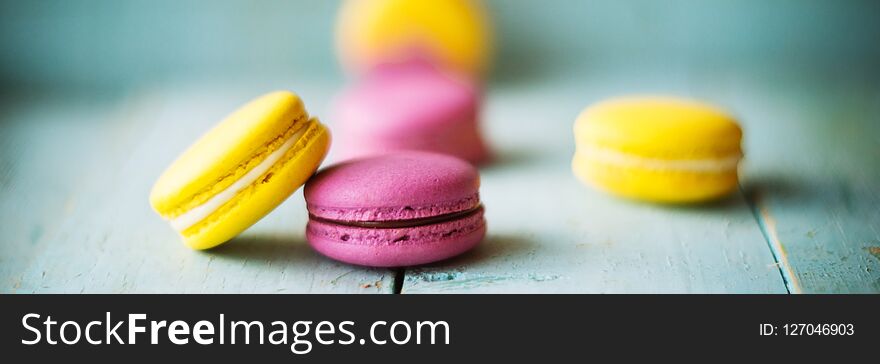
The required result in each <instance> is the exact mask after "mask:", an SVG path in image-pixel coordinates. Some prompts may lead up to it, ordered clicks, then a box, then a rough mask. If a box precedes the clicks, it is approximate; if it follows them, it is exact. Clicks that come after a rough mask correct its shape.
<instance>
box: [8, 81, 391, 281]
mask: <svg viewBox="0 0 880 364" xmlns="http://www.w3.org/2000/svg"><path fill="white" fill-rule="evenodd" d="M249 91H251V90H249V89H247V88H245V89H244V90H242V91H241V92H240V93H224V92H223V91H217V90H216V89H210V88H208V89H205V88H200V89H199V90H198V91H192V90H180V91H174V90H164V91H163V92H161V93H152V92H147V93H143V94H138V95H133V96H131V97H126V98H121V99H115V100H110V101H108V103H107V104H102V105H96V106H94V107H88V108H83V107H82V106H80V105H79V104H77V103H74V105H72V106H71V105H64V104H57V103H52V102H46V101H45V100H41V102H38V103H34V104H28V103H20V104H17V106H15V107H14V108H15V109H16V110H12V113H11V115H10V114H7V115H10V116H9V118H10V119H9V120H4V122H3V123H2V124H0V125H2V128H3V130H2V134H0V135H3V139H2V154H3V155H4V156H5V157H4V159H3V164H2V171H3V172H2V182H3V184H2V194H3V199H2V205H0V214H2V215H0V218H2V224H3V226H2V228H0V230H2V231H3V239H4V242H3V245H2V248H0V249H2V254H0V259H2V260H0V263H2V264H0V282H2V286H0V290H2V291H3V292H21V293H42V292H62V293H68V292H70V293H76V292H108V293H128V292H146V293H149V292H183V293H187V292H194V293H196V292H197V293H201V292H232V293H250V292H255V293H256V292H261V293H294V292H303V293H333V292H339V293H390V292H393V290H394V287H393V285H394V274H393V273H394V272H393V271H390V270H381V269H365V268H358V267H352V266H348V265H344V264H340V263H336V262H333V261H331V260H329V259H325V258H323V257H321V256H319V255H318V254H316V253H315V252H313V251H312V250H311V249H310V248H309V247H308V245H307V243H306V242H305V241H304V239H303V229H304V226H305V222H306V218H307V215H306V213H305V206H304V201H303V199H302V194H301V192H297V193H296V194H295V195H294V196H293V197H291V198H290V199H289V200H288V201H287V202H285V203H284V204H283V205H282V206H280V207H279V208H278V209H276V210H275V211H274V212H273V213H272V214H270V216H268V217H267V218H265V219H263V220H262V221H260V222H259V223H258V224H257V225H255V226H254V227H252V228H251V229H249V230H248V231H247V232H245V233H244V234H242V235H241V236H240V237H238V238H236V239H234V240H233V241H230V242H229V243H227V244H226V245H224V246H222V247H220V248H217V249H213V250H210V251H206V252H196V251H191V250H190V249H188V248H186V247H185V246H184V245H182V243H181V242H180V241H179V238H178V237H177V236H176V235H175V233H174V232H173V231H172V230H171V229H170V227H168V226H167V225H166V224H165V222H164V221H162V220H161V219H160V218H159V217H158V216H157V215H156V214H155V213H153V211H152V210H151V209H150V207H149V204H148V200H147V196H148V195H149V189H150V187H151V185H152V183H153V181H155V179H156V178H157V177H158V175H159V174H160V173H161V171H162V169H163V168H164V167H165V166H166V165H167V164H169V163H170V162H171V161H172V160H173V158H174V157H175V156H176V155H177V154H178V153H179V152H180V151H182V150H183V149H184V148H185V147H186V146H187V145H188V144H189V143H190V142H191V141H192V140H194V139H195V138H196V137H198V135H200V134H201V133H202V132H204V131H206V130H207V128H209V127H210V126H211V125H212V124H213V123H215V122H216V121H217V120H219V118H221V117H222V116H224V115H225V114H226V113H228V112H230V111H231V110H232V109H233V108H234V107H235V106H236V105H238V104H241V103H243V102H245V101H246V100H247V99H248V98H249V97H251V96H254V95H256V94H257V93H254V94H250V93H249ZM46 105H50V106H49V107H48V108H47V106H46Z"/></svg>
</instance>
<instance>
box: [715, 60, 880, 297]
mask: <svg viewBox="0 0 880 364" xmlns="http://www.w3.org/2000/svg"><path fill="white" fill-rule="evenodd" d="M846 75H848V76H849V77H850V78H849V79H847V80H841V79H831V80H828V79H825V80H823V78H822V77H816V78H810V77H805V78H799V79H791V80H790V82H782V83H780V82H772V80H773V78H772V77H768V78H766V79H764V81H758V85H759V86H760V87H754V86H751V85H748V84H744V83H743V82H742V81H738V82H734V83H732V84H731V94H732V95H733V99H734V100H735V101H734V102H735V103H736V104H737V108H738V109H740V110H742V112H743V113H747V114H748V115H750V117H751V118H753V119H754V120H753V122H752V123H751V124H750V125H749V126H750V130H749V131H750V132H751V133H750V134H751V135H752V138H751V140H749V143H748V147H749V148H748V153H749V154H750V155H751V158H750V159H749V160H750V163H749V164H748V165H747V166H746V167H747V169H746V172H747V179H745V180H744V181H743V188H744V190H745V191H746V193H747V194H748V196H749V198H750V200H752V203H753V205H754V209H755V214H756V216H757V217H758V218H759V219H760V221H761V224H762V226H763V229H764V232H765V235H766V236H767V239H768V241H769V243H770V246H771V248H772V249H773V252H774V254H775V256H776V258H777V260H778V261H779V262H780V267H781V268H782V272H783V274H784V275H785V278H786V283H787V285H788V288H789V290H790V291H791V292H793V293H878V292H880V162H878V161H880V116H878V115H880V89H878V88H877V84H878V83H877V79H876V77H874V78H873V81H872V77H871V76H870V74H865V77H866V78H861V77H858V78H854V77H852V76H853V75H855V73H847V74H846ZM768 81H770V82H768Z"/></svg>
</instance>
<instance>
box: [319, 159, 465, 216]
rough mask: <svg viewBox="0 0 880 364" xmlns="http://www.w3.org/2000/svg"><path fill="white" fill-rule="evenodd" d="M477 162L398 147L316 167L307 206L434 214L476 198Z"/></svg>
mask: <svg viewBox="0 0 880 364" xmlns="http://www.w3.org/2000/svg"><path fill="white" fill-rule="evenodd" d="M479 187H480V178H479V173H478V172H477V170H476V168H474V167H473V166H472V165H470V164H469V163H467V162H465V161H463V160H461V159H459V158H455V157H452V156H448V155H442V154H436V153H426V152H412V151H410V152H399V153H394V154H388V155H383V156H377V157H370V158H364V159H356V160H351V161H347V162H343V163H339V164H336V165H334V166H331V167H329V168H327V169H324V170H322V171H320V172H319V173H318V174H317V175H316V176H315V177H314V178H312V179H311V180H309V182H308V183H306V187H305V190H304V194H305V199H306V203H307V206H308V209H309V212H310V213H312V214H314V215H317V216H319V217H323V218H328V219H334V220H351V221H388V220H400V219H412V218H421V217H428V216H437V215H441V214H446V213H450V212H456V211H463V210H467V209H470V208H473V207H476V206H477V204H479Z"/></svg>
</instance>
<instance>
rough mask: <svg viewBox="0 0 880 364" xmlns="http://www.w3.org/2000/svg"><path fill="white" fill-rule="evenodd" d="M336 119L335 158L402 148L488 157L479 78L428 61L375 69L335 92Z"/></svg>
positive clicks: (473, 160) (469, 157) (470, 158)
mask: <svg viewBox="0 0 880 364" xmlns="http://www.w3.org/2000/svg"><path fill="white" fill-rule="evenodd" d="M333 121H334V122H335V125H334V126H335V127H336V128H335V130H334V138H335V139H336V140H335V145H336V146H337V148H338V149H337V150H336V151H335V153H337V154H336V155H335V157H336V158H335V159H336V160H345V159H351V158H357V157H364V156H371V155H378V154H384V153H388V152H393V151H400V150H421V151H430V152H436V153H443V154H449V155H453V156H456V157H459V158H462V159H464V160H467V161H469V162H471V163H474V164H480V163H484V162H486V161H487V160H488V159H489V152H488V150H487V147H486V145H485V142H484V140H483V137H482V136H481V135H480V129H479V125H478V124H479V91H478V90H477V87H476V86H475V84H474V83H473V82H472V81H469V80H467V79H465V78H462V77H457V76H454V75H453V74H450V73H446V72H443V71H440V70H438V69H437V68H435V67H434V66H432V65H430V64H429V63H427V62H423V61H418V60H416V61H411V62H405V63H395V64H386V65H382V66H379V67H377V68H375V69H373V70H372V71H371V72H370V73H369V74H367V75H366V76H365V77H364V78H362V79H361V80H359V81H358V82H356V83H355V84H354V85H353V86H351V87H349V88H348V89H346V90H345V91H343V92H342V93H341V94H340V95H339V96H338V97H337V98H336V100H335V103H334V105H333Z"/></svg>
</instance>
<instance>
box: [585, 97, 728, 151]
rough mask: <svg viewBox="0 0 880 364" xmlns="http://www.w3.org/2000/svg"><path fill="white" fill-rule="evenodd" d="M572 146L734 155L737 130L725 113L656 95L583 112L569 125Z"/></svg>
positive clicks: (607, 103)
mask: <svg viewBox="0 0 880 364" xmlns="http://www.w3.org/2000/svg"><path fill="white" fill-rule="evenodd" d="M574 134H575V139H576V142H577V144H578V145H592V146H595V147H598V148H609V149H613V150H616V151H620V152H623V153H628V154H633V155H638V156H645V157H654V158H665V159H706V158H720V157H727V156H731V155H739V154H740V142H741V139H742V131H741V129H740V127H739V125H738V124H737V123H736V121H735V120H734V119H733V118H732V117H731V116H729V115H728V114H727V113H725V112H723V111H721V110H720V109H717V108H715V107H713V106H711V105H708V104H704V103H701V102H697V101H693V100H687V99H680V98H672V97H660V96H634V97H622V98H616V99H610V100H607V101H602V102H600V103H597V104H595V105H593V106H590V107H589V108H587V109H585V110H584V111H583V112H582V113H581V114H580V115H579V116H578V119H577V121H576V122H575V126H574Z"/></svg>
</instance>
